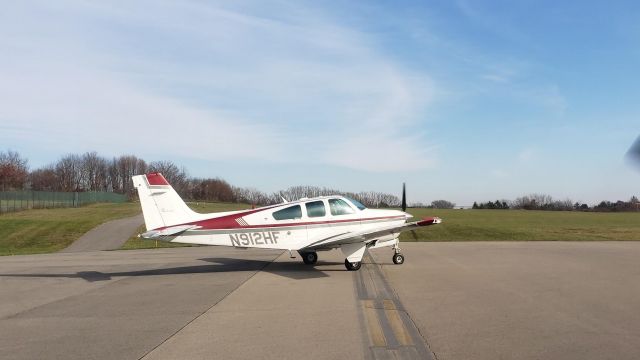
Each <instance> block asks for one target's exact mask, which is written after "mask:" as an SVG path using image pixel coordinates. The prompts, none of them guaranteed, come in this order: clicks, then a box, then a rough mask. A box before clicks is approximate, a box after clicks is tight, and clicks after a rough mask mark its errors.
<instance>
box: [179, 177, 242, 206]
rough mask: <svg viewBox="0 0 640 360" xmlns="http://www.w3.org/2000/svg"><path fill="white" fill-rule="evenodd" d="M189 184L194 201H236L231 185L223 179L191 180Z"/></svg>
mask: <svg viewBox="0 0 640 360" xmlns="http://www.w3.org/2000/svg"><path fill="white" fill-rule="evenodd" d="M189 183H190V186H189V188H190V190H189V193H190V194H191V196H190V197H191V198H192V199H198V200H207V201H224V202H234V201H236V197H235V195H234V192H233V189H232V188H231V185H229V183H228V182H226V181H224V180H222V179H191V180H190V181H189Z"/></svg>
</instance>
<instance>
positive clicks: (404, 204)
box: [402, 138, 640, 211]
mask: <svg viewBox="0 0 640 360" xmlns="http://www.w3.org/2000/svg"><path fill="white" fill-rule="evenodd" d="M639 139H640V138H639ZM402 211H407V188H406V186H405V183H402Z"/></svg>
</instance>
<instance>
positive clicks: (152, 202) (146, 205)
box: [132, 173, 198, 230]
mask: <svg viewBox="0 0 640 360" xmlns="http://www.w3.org/2000/svg"><path fill="white" fill-rule="evenodd" d="M132 180H133V185H134V186H135V187H136V188H137V189H138V196H139V197H140V205H141V206H142V214H143V215H144V223H145V225H146V227H147V230H154V229H158V228H162V227H168V226H174V225H180V224H184V223H188V222H191V221H195V220H197V217H198V216H197V215H198V214H197V213H195V212H193V210H191V209H190V208H189V207H188V206H187V204H185V203H184V201H182V199H181V198H180V196H179V195H178V193H177V192H176V191H175V190H174V189H173V187H171V185H169V183H168V182H167V180H166V179H165V178H164V176H162V174H161V173H150V174H147V175H136V176H134V177H132Z"/></svg>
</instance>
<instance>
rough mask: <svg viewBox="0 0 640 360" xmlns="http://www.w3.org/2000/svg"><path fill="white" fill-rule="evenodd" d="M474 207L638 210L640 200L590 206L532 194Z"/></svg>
mask: <svg viewBox="0 0 640 360" xmlns="http://www.w3.org/2000/svg"><path fill="white" fill-rule="evenodd" d="M471 208H472V209H499V210H506V209H518V210H549V211H638V210H640V201H639V200H638V198H637V197H635V196H632V197H631V199H629V201H622V200H618V201H616V202H611V201H601V202H600V203H599V204H597V205H593V206H589V205H587V204H585V203H579V202H573V201H572V200H570V199H565V200H554V199H553V197H551V196H550V195H545V194H531V195H527V196H522V197H519V198H516V199H515V200H513V201H511V200H496V201H495V202H492V201H488V202H485V203H483V202H481V203H478V202H474V203H473V206H472V207H471Z"/></svg>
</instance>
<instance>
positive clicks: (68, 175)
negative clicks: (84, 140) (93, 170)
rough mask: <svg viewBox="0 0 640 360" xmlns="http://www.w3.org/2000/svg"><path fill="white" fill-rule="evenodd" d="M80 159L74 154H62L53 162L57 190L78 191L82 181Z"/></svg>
mask: <svg viewBox="0 0 640 360" xmlns="http://www.w3.org/2000/svg"><path fill="white" fill-rule="evenodd" d="M81 168H82V159H81V158H80V156H78V155H76V154H68V155H65V156H63V157H62V158H61V159H60V160H58V162H57V163H56V164H55V172H56V179H57V180H58V186H57V190H60V191H79V190H80V184H81V183H82V171H81Z"/></svg>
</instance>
